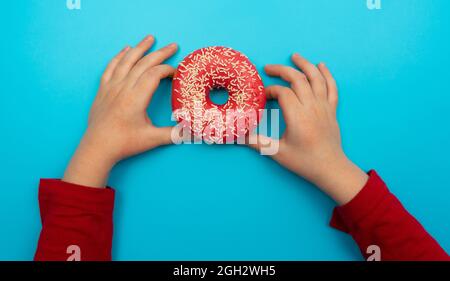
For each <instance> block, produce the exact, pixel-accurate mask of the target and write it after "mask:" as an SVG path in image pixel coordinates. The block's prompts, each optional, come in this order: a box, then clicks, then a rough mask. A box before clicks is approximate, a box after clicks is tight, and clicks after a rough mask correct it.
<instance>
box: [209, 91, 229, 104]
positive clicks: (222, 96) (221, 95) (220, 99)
mask: <svg viewBox="0 0 450 281" xmlns="http://www.w3.org/2000/svg"><path fill="white" fill-rule="evenodd" d="M228 98H229V94H228V91H227V90H226V89H225V88H212V89H211V90H210V91H209V99H210V100H211V102H213V103H214V104H216V105H224V104H226V103H227V101H228Z"/></svg>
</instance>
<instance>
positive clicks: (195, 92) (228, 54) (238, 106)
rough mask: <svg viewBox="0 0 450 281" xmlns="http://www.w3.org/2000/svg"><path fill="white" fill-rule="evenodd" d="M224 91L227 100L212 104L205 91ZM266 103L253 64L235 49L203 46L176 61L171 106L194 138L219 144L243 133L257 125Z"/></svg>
mask: <svg viewBox="0 0 450 281" xmlns="http://www.w3.org/2000/svg"><path fill="white" fill-rule="evenodd" d="M215 88H224V89H226V90H227V91H228V96H229V98H228V101H227V102H226V103H225V104H223V105H218V104H215V103H213V102H212V101H211V99H210V97H209V92H210V91H211V90H212V89H215ZM265 103H266V97H265V94H264V86H263V83H262V80H261V77H260V76H259V74H258V72H257V71H256V68H255V66H254V65H253V64H252V63H251V62H250V61H249V60H248V58H247V57H246V56H245V55H243V54H241V53H240V52H238V51H235V50H233V49H230V48H226V47H207V48H202V49H199V50H196V51H194V52H193V53H191V54H190V55H188V56H187V57H186V58H184V60H183V61H182V62H181V63H180V65H179V66H178V68H177V71H176V73H175V75H174V78H173V82H172V109H173V117H174V118H175V120H176V121H178V122H180V124H181V122H183V126H184V127H188V128H189V130H190V132H191V133H192V134H193V135H194V136H195V137H196V138H201V139H203V140H205V141H207V142H216V143H223V142H224V141H227V142H228V141H233V142H234V141H235V140H236V139H237V138H239V137H242V136H245V135H246V134H248V133H249V132H251V131H252V130H253V129H255V128H256V127H257V125H258V122H259V120H260V119H261V115H262V109H263V108H264V106H265Z"/></svg>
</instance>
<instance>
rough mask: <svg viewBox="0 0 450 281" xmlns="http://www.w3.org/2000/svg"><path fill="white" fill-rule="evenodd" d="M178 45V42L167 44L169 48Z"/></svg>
mask: <svg viewBox="0 0 450 281" xmlns="http://www.w3.org/2000/svg"><path fill="white" fill-rule="evenodd" d="M176 46H177V43H170V44H169V45H167V47H169V48H173V47H176Z"/></svg>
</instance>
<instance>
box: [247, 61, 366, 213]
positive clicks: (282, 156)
mask: <svg viewBox="0 0 450 281" xmlns="http://www.w3.org/2000/svg"><path fill="white" fill-rule="evenodd" d="M292 61H293V62H294V64H295V65H296V66H297V67H298V68H299V69H300V70H302V72H303V73H302V72H300V71H299V70H297V69H295V68H292V67H288V66H284V65H267V66H266V67H265V71H266V73H267V74H268V75H270V76H278V77H281V78H282V79H283V80H285V81H287V82H289V83H290V88H288V87H283V86H279V85H274V86H269V87H267V88H266V95H267V97H268V98H272V99H277V100H278V103H279V104H280V107H281V110H282V112H283V116H284V119H285V122H286V132H285V134H284V135H283V136H282V138H281V139H280V140H279V141H278V140H273V139H270V138H268V137H265V136H262V135H260V136H258V137H257V142H256V144H250V145H251V146H252V147H254V148H256V149H258V150H259V149H261V148H262V147H264V146H267V144H268V142H272V141H278V142H279V144H278V146H279V150H278V152H277V153H276V154H275V155H273V156H272V157H273V158H274V159H275V160H276V161H277V162H279V163H280V164H281V165H283V166H285V167H286V168H288V169H289V170H291V171H293V172H295V173H297V174H298V175H300V176H302V177H304V178H305V179H307V180H309V181H310V182H312V183H314V184H315V185H317V186H318V187H319V188H321V189H322V190H323V191H324V192H326V193H327V194H328V195H330V196H331V197H332V198H333V199H334V200H335V201H336V202H337V203H339V204H345V203H347V202H349V201H350V200H351V199H352V198H353V197H354V196H355V195H356V194H357V193H358V192H359V191H360V190H361V189H362V188H363V186H364V185H365V183H366V181H367V179H368V176H367V174H366V173H364V172H363V171H362V170H361V169H359V168H358V167H357V166H355V165H354V164H353V163H352V162H351V161H350V160H349V159H348V158H347V157H346V156H345V154H344V152H343V150H342V146H341V137H340V130H339V126H338V123H337V120H336V108H337V99H338V96H337V87H336V83H335V81H334V79H333V76H332V75H331V73H330V71H329V70H328V68H327V67H326V66H325V65H324V64H323V63H321V64H319V65H318V67H316V66H315V65H313V64H311V63H309V62H308V61H307V60H305V59H304V58H302V57H301V56H300V55H298V54H294V55H293V56H292ZM254 137H255V136H254ZM254 140H255V139H253V143H255V141H254ZM250 143H251V142H250Z"/></svg>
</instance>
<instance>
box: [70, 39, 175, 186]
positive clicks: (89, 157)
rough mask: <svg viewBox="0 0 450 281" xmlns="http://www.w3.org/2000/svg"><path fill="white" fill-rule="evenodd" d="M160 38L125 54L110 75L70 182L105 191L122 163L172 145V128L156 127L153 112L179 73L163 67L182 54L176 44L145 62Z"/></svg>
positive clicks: (112, 65) (116, 60) (105, 76)
mask: <svg viewBox="0 0 450 281" xmlns="http://www.w3.org/2000/svg"><path fill="white" fill-rule="evenodd" d="M153 42H154V38H153V37H152V36H148V37H146V38H145V39H144V40H143V41H142V42H141V43H139V44H138V45H137V46H136V47H135V48H130V47H127V48H125V49H124V50H122V51H121V52H120V53H119V54H118V55H117V56H116V57H115V58H113V60H112V61H111V62H110V64H109V65H108V67H107V69H106V70H105V72H104V74H103V76H102V79H101V83H100V89H99V91H98V93H97V97H96V99H95V101H94V104H93V105H92V108H91V111H90V115H89V122H88V128H87V130H86V132H85V134H84V136H83V139H82V140H81V143H80V145H79V147H78V149H77V151H76V152H75V155H74V156H73V158H72V160H71V162H70V164H69V167H68V168H67V170H66V172H65V175H64V179H63V180H64V181H67V182H72V183H77V184H81V185H87V186H92V187H104V186H105V184H106V180H107V177H108V174H109V171H110V170H111V168H112V167H113V166H114V165H115V164H116V163H117V162H118V161H120V160H122V159H124V158H126V157H129V156H132V155H135V154H138V153H140V152H144V151H146V150H149V149H152V148H154V147H157V146H159V145H163V144H169V143H171V128H157V127H155V126H154V125H153V124H152V122H151V120H150V118H149V117H148V115H147V107H148V105H149V103H150V100H151V98H152V95H153V93H154V92H155V91H156V89H157V88H158V85H159V82H160V80H161V79H163V78H166V77H169V76H172V75H173V74H174V72H175V69H174V68H173V67H171V66H169V65H165V64H162V63H163V62H164V61H165V60H166V59H168V58H169V57H171V56H172V55H173V54H174V53H175V52H176V51H177V46H176V44H170V45H168V46H166V47H164V48H162V49H160V50H157V51H155V52H152V53H150V54H148V55H146V56H145V57H143V56H144V54H145V52H146V51H147V50H148V49H149V48H150V47H151V46H152V44H153Z"/></svg>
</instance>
